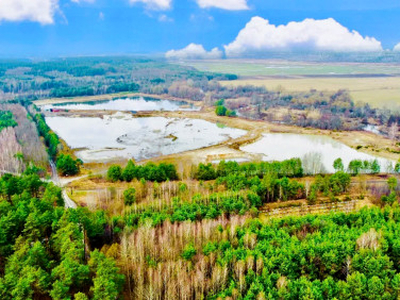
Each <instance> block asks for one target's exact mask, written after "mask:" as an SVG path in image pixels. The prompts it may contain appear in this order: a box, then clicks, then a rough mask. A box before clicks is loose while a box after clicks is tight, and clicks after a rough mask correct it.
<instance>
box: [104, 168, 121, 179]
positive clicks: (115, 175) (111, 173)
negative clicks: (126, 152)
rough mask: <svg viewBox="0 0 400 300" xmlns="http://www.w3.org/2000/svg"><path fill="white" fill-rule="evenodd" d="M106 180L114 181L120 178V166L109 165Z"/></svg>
mask: <svg viewBox="0 0 400 300" xmlns="http://www.w3.org/2000/svg"><path fill="white" fill-rule="evenodd" d="M107 180H109V181H112V182H116V181H119V180H122V168H121V166H118V165H113V166H111V167H110V168H109V169H108V171H107Z"/></svg>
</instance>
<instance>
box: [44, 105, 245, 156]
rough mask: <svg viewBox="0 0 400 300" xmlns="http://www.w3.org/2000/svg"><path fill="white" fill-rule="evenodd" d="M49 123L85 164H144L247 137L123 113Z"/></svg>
mask: <svg viewBox="0 0 400 300" xmlns="http://www.w3.org/2000/svg"><path fill="white" fill-rule="evenodd" d="M46 122H47V124H48V125H49V126H50V128H51V129H52V130H54V131H55V132H56V133H57V134H58V135H59V136H60V137H61V138H62V139H64V140H65V141H66V143H67V144H68V145H69V146H70V147H71V148H75V149H77V148H78V149H79V148H84V149H83V150H79V151H77V152H76V155H77V156H78V157H79V158H81V159H82V160H83V161H84V162H93V161H108V160H112V159H115V158H134V159H135V160H143V159H147V158H152V157H157V156H161V155H168V154H173V153H178V152H183V151H188V150H194V149H198V148H202V147H207V146H211V145H215V144H218V143H220V142H222V141H225V140H228V139H229V138H238V137H240V136H242V135H244V134H245V133H246V131H244V130H240V129H234V128H229V127H224V128H220V127H218V126H217V125H216V124H214V123H210V122H207V121H204V120H199V119H188V118H164V117H148V118H134V117H132V116H131V115H128V114H125V113H121V112H119V113H116V114H114V115H111V116H104V117H103V118H80V117H79V118H69V117H47V118H46Z"/></svg>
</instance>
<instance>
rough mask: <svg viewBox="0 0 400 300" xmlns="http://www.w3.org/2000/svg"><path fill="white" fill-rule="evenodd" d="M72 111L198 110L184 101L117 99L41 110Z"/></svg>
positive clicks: (60, 104) (44, 106) (48, 106)
mask: <svg viewBox="0 0 400 300" xmlns="http://www.w3.org/2000/svg"><path fill="white" fill-rule="evenodd" d="M55 108H56V109H72V110H116V111H177V110H180V111H195V110H200V107H197V106H195V105H193V104H191V103H188V102H185V101H172V100H160V99H153V98H144V97H137V98H118V99H114V100H104V101H89V102H67V103H59V104H49V105H43V106H42V109H44V110H49V109H55Z"/></svg>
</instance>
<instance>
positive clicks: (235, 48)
mask: <svg viewBox="0 0 400 300" xmlns="http://www.w3.org/2000/svg"><path fill="white" fill-rule="evenodd" d="M224 48H225V53H226V55H227V56H230V57H235V56H241V55H244V54H248V53H260V52H262V51H271V50H296V49H298V50H309V51H313V50H315V51H345V52H347V51H382V46H381V43H380V42H379V41H377V40H376V39H375V38H371V37H363V36H361V35H360V34H359V33H358V32H357V31H354V30H353V31H349V30H348V29H347V28H346V27H344V26H342V25H341V24H339V23H338V22H336V21H335V20H334V19H332V18H330V19H325V20H314V19H305V20H304V21H302V22H290V23H288V24H287V25H280V26H275V25H273V24H270V23H269V21H268V20H266V19H263V18H261V17H253V18H252V19H251V20H250V22H248V23H247V24H246V26H245V28H243V29H242V30H241V31H240V32H239V34H238V36H237V37H236V39H235V40H234V41H233V42H232V43H230V44H229V45H226V46H224Z"/></svg>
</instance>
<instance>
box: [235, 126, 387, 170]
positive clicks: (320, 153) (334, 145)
mask: <svg viewBox="0 0 400 300" xmlns="http://www.w3.org/2000/svg"><path fill="white" fill-rule="evenodd" d="M240 149H241V150H243V151H245V152H249V153H260V154H263V155H264V156H263V160H265V161H273V160H277V161H282V160H285V159H290V158H293V157H298V158H301V159H302V161H303V166H304V169H305V171H306V172H307V173H326V172H327V173H332V172H334V171H335V170H334V168H333V161H334V160H335V159H337V158H339V157H340V158H341V159H342V160H343V164H344V166H345V168H347V166H348V164H349V162H350V161H351V160H353V159H361V160H374V159H378V162H379V163H380V165H381V170H382V171H386V169H387V167H388V164H392V165H393V162H392V161H390V160H387V159H384V158H378V157H375V156H372V155H369V154H366V153H362V152H359V151H357V150H355V149H353V148H350V147H348V146H346V145H344V144H342V143H340V142H338V141H335V140H334V139H332V138H330V137H328V136H320V135H306V134H292V133H267V134H264V135H263V137H262V138H261V139H260V140H258V141H256V142H255V143H253V144H250V145H246V146H243V147H241V148H240Z"/></svg>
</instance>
